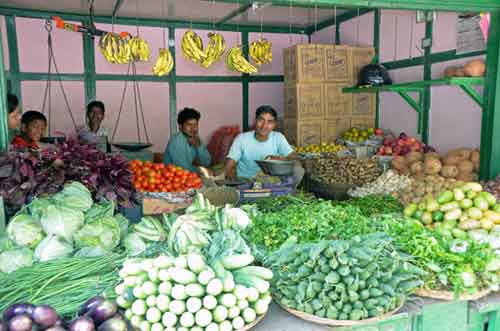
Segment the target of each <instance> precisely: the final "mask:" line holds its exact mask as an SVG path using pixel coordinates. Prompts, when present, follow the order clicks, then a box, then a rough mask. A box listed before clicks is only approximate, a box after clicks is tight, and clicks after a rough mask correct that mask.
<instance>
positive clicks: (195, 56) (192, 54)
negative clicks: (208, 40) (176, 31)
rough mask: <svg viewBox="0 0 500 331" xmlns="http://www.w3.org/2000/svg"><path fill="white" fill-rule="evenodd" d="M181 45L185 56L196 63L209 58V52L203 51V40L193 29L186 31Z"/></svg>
mask: <svg viewBox="0 0 500 331" xmlns="http://www.w3.org/2000/svg"><path fill="white" fill-rule="evenodd" d="M181 47H182V54H184V57H186V59H188V60H190V61H193V62H194V63H198V64H201V63H203V62H204V61H205V60H206V59H207V54H206V53H205V51H203V40H201V37H200V36H198V35H197V34H196V33H195V32H194V31H192V30H189V31H186V33H184V36H183V37H182V43H181Z"/></svg>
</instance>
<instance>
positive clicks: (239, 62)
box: [226, 45, 257, 74]
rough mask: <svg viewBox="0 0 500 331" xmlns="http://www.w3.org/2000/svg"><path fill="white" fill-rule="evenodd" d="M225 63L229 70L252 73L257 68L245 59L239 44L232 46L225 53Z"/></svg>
mask: <svg viewBox="0 0 500 331" xmlns="http://www.w3.org/2000/svg"><path fill="white" fill-rule="evenodd" d="M226 65H227V68H228V69H229V70H231V71H239V72H242V73H244V74H254V73H256V72H257V68H255V67H254V66H253V65H252V64H251V63H250V62H248V61H247V59H245V56H244V55H243V48H242V47H241V45H239V46H234V47H233V48H231V49H230V50H229V52H228V53H227V55H226Z"/></svg>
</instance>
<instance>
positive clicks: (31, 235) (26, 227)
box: [7, 214, 44, 248]
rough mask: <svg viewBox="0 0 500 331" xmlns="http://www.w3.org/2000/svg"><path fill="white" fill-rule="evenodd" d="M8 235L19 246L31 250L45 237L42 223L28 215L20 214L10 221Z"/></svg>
mask: <svg viewBox="0 0 500 331" xmlns="http://www.w3.org/2000/svg"><path fill="white" fill-rule="evenodd" d="M7 234H8V236H9V238H10V239H11V240H12V241H14V242H15V243H16V244H17V245H19V246H28V247H31V248H33V247H35V246H36V245H37V244H38V243H39V242H40V241H41V240H42V239H43V237H44V234H43V231H42V226H41V225H40V221H38V220H37V219H35V218H33V217H31V216H30V215H26V214H18V215H16V216H14V217H13V218H12V219H11V220H10V222H9V225H8V226H7Z"/></svg>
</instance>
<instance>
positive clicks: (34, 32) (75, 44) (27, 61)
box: [16, 17, 83, 73]
mask: <svg viewBox="0 0 500 331" xmlns="http://www.w3.org/2000/svg"><path fill="white" fill-rule="evenodd" d="M16 29H17V45H18V49H19V67H20V70H21V71H27V72H47V70H48V48H47V37H48V33H47V31H46V30H45V21H44V20H39V19H31V18H22V17H16ZM52 43H53V49H54V56H55V60H56V64H57V67H58V69H59V72H61V73H82V72H83V42H82V35H81V34H79V33H72V32H67V31H64V30H61V29H56V28H55V27H54V28H53V31H52ZM52 72H55V71H54V67H53V66H52Z"/></svg>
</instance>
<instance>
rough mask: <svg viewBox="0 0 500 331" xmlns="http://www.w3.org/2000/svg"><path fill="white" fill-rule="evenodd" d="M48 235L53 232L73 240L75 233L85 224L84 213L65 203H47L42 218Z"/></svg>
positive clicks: (41, 220)
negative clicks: (64, 204)
mask: <svg viewBox="0 0 500 331" xmlns="http://www.w3.org/2000/svg"><path fill="white" fill-rule="evenodd" d="M40 222H41V223H42V227H43V230H44V231H45V233H46V234H47V235H50V234H53V235H56V236H59V237H61V238H64V239H65V240H66V241H68V242H72V241H73V235H74V234H75V233H76V231H78V229H79V228H80V227H81V226H82V225H83V213H82V212H81V211H77V210H73V209H71V208H68V207H66V206H63V205H53V204H51V205H47V206H46V207H45V208H44V209H43V211H42V217H41V219H40Z"/></svg>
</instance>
